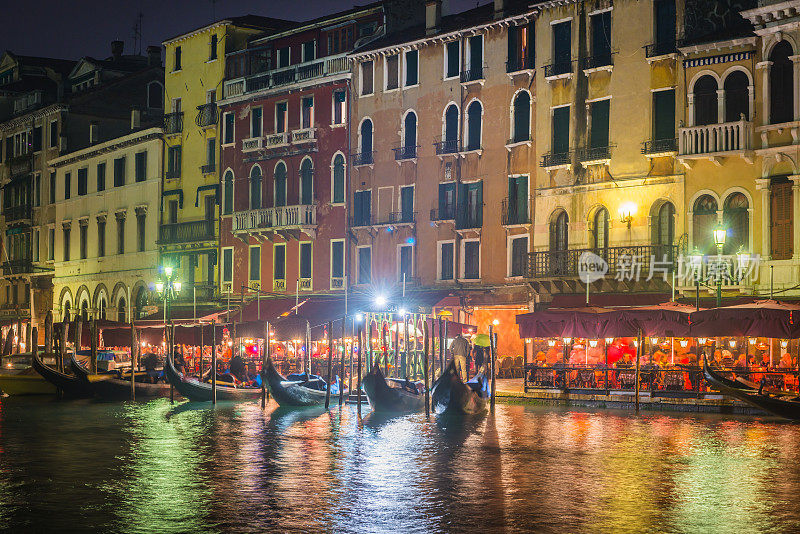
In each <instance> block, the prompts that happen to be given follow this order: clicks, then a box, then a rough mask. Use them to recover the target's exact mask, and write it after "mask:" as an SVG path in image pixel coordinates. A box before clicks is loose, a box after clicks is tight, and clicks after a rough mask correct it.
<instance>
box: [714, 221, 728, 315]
mask: <svg viewBox="0 0 800 534" xmlns="http://www.w3.org/2000/svg"><path fill="white" fill-rule="evenodd" d="M726 234H727V232H726V231H725V228H723V227H722V226H717V227H716V228H715V229H714V244H715V245H716V246H717V256H722V248H723V247H724V246H725V237H726ZM716 275H717V308H719V307H720V306H721V305H722V273H721V272H720V271H719V269H717V273H716Z"/></svg>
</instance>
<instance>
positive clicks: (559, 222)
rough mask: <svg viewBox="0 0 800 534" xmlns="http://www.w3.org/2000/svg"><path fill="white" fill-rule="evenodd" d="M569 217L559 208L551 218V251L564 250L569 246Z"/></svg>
mask: <svg viewBox="0 0 800 534" xmlns="http://www.w3.org/2000/svg"><path fill="white" fill-rule="evenodd" d="M568 232H569V217H568V216H567V212H566V211H564V210H559V211H558V212H557V213H555V214H554V215H553V218H552V219H551V220H550V251H551V252H563V251H566V250H567V248H568V246H569V233H568Z"/></svg>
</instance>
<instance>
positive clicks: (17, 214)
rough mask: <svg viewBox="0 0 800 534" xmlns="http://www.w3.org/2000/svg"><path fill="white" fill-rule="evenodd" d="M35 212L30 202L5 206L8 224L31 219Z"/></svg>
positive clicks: (4, 210)
mask: <svg viewBox="0 0 800 534" xmlns="http://www.w3.org/2000/svg"><path fill="white" fill-rule="evenodd" d="M32 213H33V208H32V207H31V205H30V204H23V205H21V206H11V207H5V208H3V216H4V217H5V219H6V224H10V223H13V222H23V221H30V219H31V217H32Z"/></svg>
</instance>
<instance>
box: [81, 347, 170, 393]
mask: <svg viewBox="0 0 800 534" xmlns="http://www.w3.org/2000/svg"><path fill="white" fill-rule="evenodd" d="M70 365H71V366H72V370H73V372H74V373H75V375H76V376H78V377H79V378H80V379H82V380H85V381H87V382H88V383H89V386H90V388H91V390H92V393H94V395H95V396H96V397H97V398H99V399H103V400H125V399H129V398H130V397H131V381H130V375H128V378H126V377H125V376H124V375H123V374H122V373H120V372H110V373H101V374H92V373H91V372H90V371H89V370H88V369H86V367H84V366H83V365H81V364H80V363H79V362H78V361H77V360H76V359H75V355H74V354H73V355H72V356H71V357H70ZM146 377H147V374H146V373H138V374H136V378H137V381H136V382H135V383H134V388H135V389H136V392H135V394H136V398H137V399H153V398H157V397H169V390H170V386H169V384H168V383H166V382H160V383H156V384H150V383H147V382H141V381H138V379H143V378H146Z"/></svg>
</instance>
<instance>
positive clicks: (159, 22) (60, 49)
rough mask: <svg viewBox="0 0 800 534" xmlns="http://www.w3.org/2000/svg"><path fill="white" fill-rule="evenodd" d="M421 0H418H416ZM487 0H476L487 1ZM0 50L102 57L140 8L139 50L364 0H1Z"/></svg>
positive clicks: (129, 38)
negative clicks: (190, 34)
mask: <svg viewBox="0 0 800 534" xmlns="http://www.w3.org/2000/svg"><path fill="white" fill-rule="evenodd" d="M419 1H420V2H422V1H423V0H419ZM488 1H489V0H480V3H481V4H483V3H487V2H488ZM0 3H2V5H3V7H2V13H3V21H4V22H3V31H2V32H0V51H5V50H11V51H12V52H15V53H17V54H21V55H34V56H48V57H57V58H63V59H78V58H80V57H82V56H94V57H98V58H104V57H107V56H109V55H110V43H111V41H113V40H116V39H119V40H122V41H125V53H126V54H128V53H131V52H132V51H133V46H134V38H133V27H134V25H135V23H136V19H137V14H138V13H139V12H142V13H143V14H144V18H143V19H142V34H143V46H142V51H143V52H144V49H145V47H146V46H147V45H150V44H154V45H160V44H161V42H162V41H164V40H165V39H167V38H170V37H174V36H176V35H179V34H182V33H185V32H187V31H190V30H193V29H195V28H199V27H202V26H204V25H206V24H209V23H210V22H212V21H214V20H218V19H221V18H224V17H231V16H238V15H246V14H253V15H262V16H268V17H276V18H282V19H288V20H308V19H312V18H316V17H320V16H323V15H326V14H328V13H334V12H336V11H341V10H344V9H349V8H351V7H353V5H364V4H368V3H370V0H361V1H358V2H353V1H352V0H216V2H214V3H212V1H211V0H110V1H109V0H103V1H99V0H25V1H23V2H11V1H1V2H0ZM449 3H450V8H449V10H450V11H454V10H459V11H460V10H462V9H467V8H471V7H474V6H475V5H476V3H477V2H476V0H450V2H449Z"/></svg>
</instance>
